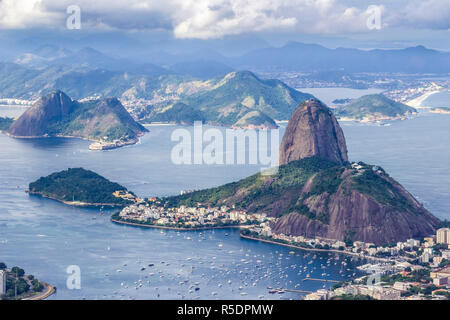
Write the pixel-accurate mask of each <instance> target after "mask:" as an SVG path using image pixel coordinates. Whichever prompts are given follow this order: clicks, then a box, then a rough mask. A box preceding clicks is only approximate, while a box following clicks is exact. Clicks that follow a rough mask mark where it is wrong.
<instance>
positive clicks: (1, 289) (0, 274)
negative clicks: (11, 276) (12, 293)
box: [0, 270, 6, 296]
mask: <svg viewBox="0 0 450 320" xmlns="http://www.w3.org/2000/svg"><path fill="white" fill-rule="evenodd" d="M5 293H6V271H4V270H0V296H1V295H3V294H5Z"/></svg>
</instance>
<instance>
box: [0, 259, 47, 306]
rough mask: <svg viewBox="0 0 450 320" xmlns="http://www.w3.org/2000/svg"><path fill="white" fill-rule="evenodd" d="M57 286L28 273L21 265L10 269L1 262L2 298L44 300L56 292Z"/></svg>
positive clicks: (0, 288) (0, 290)
mask: <svg viewBox="0 0 450 320" xmlns="http://www.w3.org/2000/svg"><path fill="white" fill-rule="evenodd" d="M55 290H56V289H55V287H53V286H52V285H50V284H47V283H45V282H43V281H40V280H38V279H36V278H35V277H34V276H33V275H26V274H25V270H24V269H22V268H20V267H17V266H16V267H12V268H11V269H8V268H7V266H6V264H5V263H4V262H0V299H1V300H42V299H45V298H47V297H49V296H50V295H52V294H53V293H54V292H55Z"/></svg>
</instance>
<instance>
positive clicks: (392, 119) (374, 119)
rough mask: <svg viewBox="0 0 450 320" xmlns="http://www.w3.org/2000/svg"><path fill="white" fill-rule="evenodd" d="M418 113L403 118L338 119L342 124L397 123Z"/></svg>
mask: <svg viewBox="0 0 450 320" xmlns="http://www.w3.org/2000/svg"><path fill="white" fill-rule="evenodd" d="M416 115H417V113H411V114H408V115H403V116H397V117H373V118H362V119H357V118H350V117H339V118H337V120H338V121H342V122H358V123H373V122H378V121H395V120H406V119H409V118H411V116H416Z"/></svg>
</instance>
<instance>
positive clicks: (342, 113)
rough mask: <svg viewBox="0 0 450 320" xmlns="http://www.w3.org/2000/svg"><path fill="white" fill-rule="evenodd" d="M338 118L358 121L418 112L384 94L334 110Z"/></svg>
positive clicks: (365, 98) (368, 96)
mask: <svg viewBox="0 0 450 320" xmlns="http://www.w3.org/2000/svg"><path fill="white" fill-rule="evenodd" d="M334 112H335V114H336V116H337V117H340V118H351V119H356V120H362V119H364V118H367V119H377V118H397V117H404V116H407V115H410V114H413V113H416V112H417V110H416V109H414V108H412V107H409V106H407V105H405V104H403V103H400V102H396V101H394V100H391V99H389V98H388V97H386V96H385V95H383V94H370V95H365V96H362V97H361V98H359V99H356V100H354V101H353V102H351V103H350V104H348V105H344V106H340V107H337V108H336V109H334Z"/></svg>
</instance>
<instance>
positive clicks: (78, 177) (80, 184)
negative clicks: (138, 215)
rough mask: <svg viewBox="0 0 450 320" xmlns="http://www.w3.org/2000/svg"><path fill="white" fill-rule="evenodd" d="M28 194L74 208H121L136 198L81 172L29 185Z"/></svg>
mask: <svg viewBox="0 0 450 320" xmlns="http://www.w3.org/2000/svg"><path fill="white" fill-rule="evenodd" d="M27 192H28V193H29V194H32V195H40V196H42V197H45V198H50V199H53V200H57V201H60V202H63V203H65V204H69V205H75V206H108V207H122V206H126V205H129V204H132V203H134V201H135V199H136V196H135V195H134V194H133V193H132V192H130V191H128V190H127V189H126V188H125V187H123V186H121V185H120V184H118V183H115V182H111V181H109V180H108V179H106V178H104V177H102V176H100V175H98V174H97V173H95V172H93V171H90V170H85V169H83V168H69V169H68V170H64V171H60V172H55V173H52V174H50V175H49V176H46V177H41V178H39V179H38V180H36V181H35V182H32V183H30V185H29V188H28V190H27Z"/></svg>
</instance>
